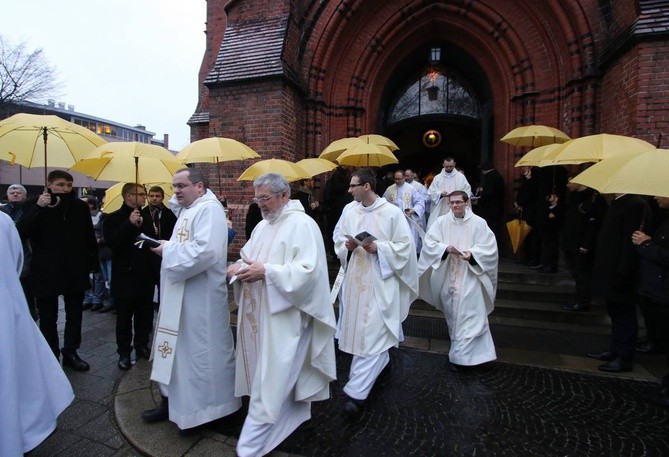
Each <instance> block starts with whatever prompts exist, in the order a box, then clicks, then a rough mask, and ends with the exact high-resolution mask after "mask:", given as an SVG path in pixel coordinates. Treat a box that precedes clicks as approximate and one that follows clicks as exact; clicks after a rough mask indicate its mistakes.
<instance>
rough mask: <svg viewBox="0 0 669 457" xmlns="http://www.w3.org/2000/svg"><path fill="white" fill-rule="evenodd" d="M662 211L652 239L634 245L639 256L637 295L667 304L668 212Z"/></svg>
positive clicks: (668, 291)
mask: <svg viewBox="0 0 669 457" xmlns="http://www.w3.org/2000/svg"><path fill="white" fill-rule="evenodd" d="M662 213H664V214H662V216H663V217H662V219H663V220H662V222H661V223H660V225H659V226H658V227H657V229H656V230H654V231H653V235H652V239H650V240H648V241H646V242H645V243H643V244H641V245H639V246H637V247H636V252H637V253H638V254H639V256H640V257H641V266H640V269H639V295H642V296H644V297H647V298H649V299H650V300H652V301H654V302H656V303H662V304H664V305H668V306H669V212H667V211H663V212H662Z"/></svg>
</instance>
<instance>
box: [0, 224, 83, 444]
mask: <svg viewBox="0 0 669 457" xmlns="http://www.w3.org/2000/svg"><path fill="white" fill-rule="evenodd" d="M0 258H2V259H3V260H2V261H3V267H4V271H3V273H2V275H0V295H2V305H0V455H1V456H21V455H23V454H24V453H26V452H28V451H30V450H32V449H34V448H35V447H36V446H37V445H38V444H40V443H41V442H42V441H44V440H45V439H46V438H47V437H48V436H49V435H50V434H51V433H52V432H53V431H54V430H55V429H56V419H57V418H58V415H59V414H60V413H61V412H63V410H64V409H65V408H67V406H68V405H69V404H70V403H72V400H74V392H72V386H70V382H69V381H68V380H67V377H66V376H65V373H63V369H62V368H61V367H60V364H59V363H58V360H57V359H56V358H55V357H54V356H53V352H52V351H51V348H50V347H49V345H48V344H47V342H46V340H45V339H44V336H42V332H40V330H39V328H37V325H36V324H35V321H33V319H32V317H31V316H30V312H29V311H28V306H27V304H26V297H25V294H24V293H23V289H22V288H21V283H20V281H19V275H20V274H21V270H22V269H23V247H22V245H21V240H20V239H19V234H18V232H17V231H16V227H15V226H14V222H13V221H12V219H11V218H10V217H9V216H8V215H7V214H5V213H3V212H0Z"/></svg>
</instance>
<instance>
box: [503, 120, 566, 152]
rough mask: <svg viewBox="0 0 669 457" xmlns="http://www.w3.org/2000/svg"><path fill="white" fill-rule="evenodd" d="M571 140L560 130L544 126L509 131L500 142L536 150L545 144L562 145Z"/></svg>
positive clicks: (526, 126)
mask: <svg viewBox="0 0 669 457" xmlns="http://www.w3.org/2000/svg"><path fill="white" fill-rule="evenodd" d="M570 139H571V138H569V136H568V135H567V134H566V133H564V132H563V131H561V130H558V129H556V128H554V127H548V126H546V125H525V126H522V127H517V128H515V129H513V130H511V131H510V132H509V133H507V134H506V135H504V136H503V137H502V138H500V141H503V142H505V143H508V144H511V145H513V146H529V147H532V148H536V147H539V146H545V145H547V144H555V143H564V142H567V141H569V140H570Z"/></svg>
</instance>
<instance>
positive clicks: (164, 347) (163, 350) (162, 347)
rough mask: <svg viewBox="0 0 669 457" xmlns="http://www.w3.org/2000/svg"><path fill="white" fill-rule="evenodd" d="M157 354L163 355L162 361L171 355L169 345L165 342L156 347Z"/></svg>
mask: <svg viewBox="0 0 669 457" xmlns="http://www.w3.org/2000/svg"><path fill="white" fill-rule="evenodd" d="M158 352H160V353H161V354H162V355H163V359H166V358H167V356H168V355H169V354H171V353H172V348H171V347H170V345H169V343H168V342H167V341H165V342H164V343H163V344H161V345H160V346H158Z"/></svg>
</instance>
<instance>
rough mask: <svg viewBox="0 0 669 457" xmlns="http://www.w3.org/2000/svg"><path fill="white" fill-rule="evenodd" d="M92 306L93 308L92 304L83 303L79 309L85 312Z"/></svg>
mask: <svg viewBox="0 0 669 457" xmlns="http://www.w3.org/2000/svg"><path fill="white" fill-rule="evenodd" d="M92 306H93V303H84V304H83V305H81V309H82V310H83V311H86V310H87V309H89V308H90V307H92Z"/></svg>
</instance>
